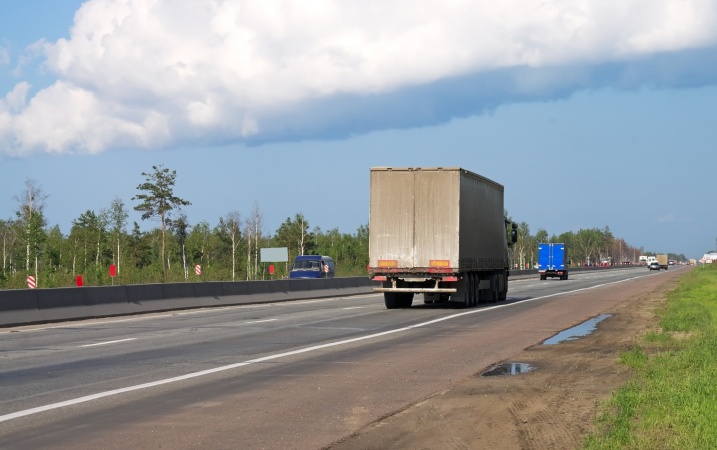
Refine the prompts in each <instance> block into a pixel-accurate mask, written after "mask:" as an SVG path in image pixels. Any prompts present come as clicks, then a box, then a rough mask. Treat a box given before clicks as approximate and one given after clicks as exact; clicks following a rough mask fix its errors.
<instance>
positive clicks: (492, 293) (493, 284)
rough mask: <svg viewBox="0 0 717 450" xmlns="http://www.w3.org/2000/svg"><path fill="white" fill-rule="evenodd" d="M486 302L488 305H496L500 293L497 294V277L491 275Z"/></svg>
mask: <svg viewBox="0 0 717 450" xmlns="http://www.w3.org/2000/svg"><path fill="white" fill-rule="evenodd" d="M488 292H489V294H488V301H489V302H490V303H496V302H497V301H498V297H500V292H498V275H496V274H493V275H491V276H490V289H489V290H488Z"/></svg>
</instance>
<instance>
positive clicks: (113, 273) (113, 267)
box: [110, 264, 117, 277]
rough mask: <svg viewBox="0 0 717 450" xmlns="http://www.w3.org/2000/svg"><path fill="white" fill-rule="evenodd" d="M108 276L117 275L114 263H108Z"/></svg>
mask: <svg viewBox="0 0 717 450" xmlns="http://www.w3.org/2000/svg"><path fill="white" fill-rule="evenodd" d="M110 276H111V277H115V276H117V266H115V265H114V264H110Z"/></svg>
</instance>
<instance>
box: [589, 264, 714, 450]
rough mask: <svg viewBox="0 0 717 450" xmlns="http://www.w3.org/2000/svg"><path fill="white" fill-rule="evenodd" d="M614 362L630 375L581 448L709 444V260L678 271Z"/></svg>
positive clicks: (711, 370) (704, 446) (711, 335)
mask: <svg viewBox="0 0 717 450" xmlns="http://www.w3.org/2000/svg"><path fill="white" fill-rule="evenodd" d="M658 316H659V317H660V329H659V330H658V331H654V332H651V333H649V334H647V335H646V336H644V337H643V338H642V339H641V342H640V343H639V344H638V345H636V346H634V347H633V348H632V349H631V350H630V351H627V352H625V353H623V354H622V355H621V364H624V365H625V366H627V367H628V368H629V369H630V370H631V371H632V373H633V376H632V378H631V381H630V382H629V383H627V384H626V385H625V386H623V387H621V388H620V389H619V390H618V391H617V392H615V393H614V394H613V396H612V398H611V399H610V401H609V402H607V403H606V404H605V405H604V413H603V414H602V415H601V416H600V417H599V419H598V423H597V427H598V429H597V431H596V432H595V433H593V434H592V435H590V436H589V437H588V438H587V440H586V442H585V448H587V449H656V448H663V449H688V448H689V449H698V448H699V449H707V448H717V264H705V265H702V266H699V267H697V268H695V269H693V270H692V271H690V273H689V274H687V275H685V276H684V277H683V278H682V280H681V282H680V285H679V287H678V288H677V289H675V290H674V291H672V292H670V293H669V294H668V298H667V301H666V303H665V306H664V307H663V308H662V309H661V310H660V311H658Z"/></svg>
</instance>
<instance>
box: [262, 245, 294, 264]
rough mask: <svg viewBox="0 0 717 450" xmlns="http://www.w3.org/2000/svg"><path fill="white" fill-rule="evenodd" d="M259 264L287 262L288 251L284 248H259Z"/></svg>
mask: <svg viewBox="0 0 717 450" xmlns="http://www.w3.org/2000/svg"><path fill="white" fill-rule="evenodd" d="M259 251H260V253H259V255H260V258H261V262H263V263H266V262H288V261H289V249H288V248H286V247H275V248H260V249H259Z"/></svg>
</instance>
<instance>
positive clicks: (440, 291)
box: [373, 287, 458, 294]
mask: <svg viewBox="0 0 717 450" xmlns="http://www.w3.org/2000/svg"><path fill="white" fill-rule="evenodd" d="M373 291H374V292H413V293H416V294H419V293H422V294H453V293H456V292H458V289H456V288H416V287H413V288H398V287H396V288H394V287H388V288H386V287H377V288H373Z"/></svg>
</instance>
